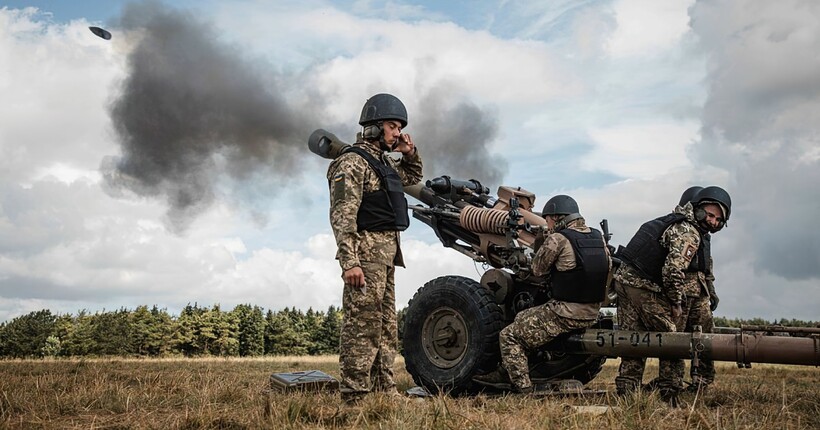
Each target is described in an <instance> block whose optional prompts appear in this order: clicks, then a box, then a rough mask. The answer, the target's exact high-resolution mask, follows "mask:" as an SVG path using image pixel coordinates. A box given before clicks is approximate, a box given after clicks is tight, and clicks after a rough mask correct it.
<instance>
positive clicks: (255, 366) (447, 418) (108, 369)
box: [0, 357, 820, 430]
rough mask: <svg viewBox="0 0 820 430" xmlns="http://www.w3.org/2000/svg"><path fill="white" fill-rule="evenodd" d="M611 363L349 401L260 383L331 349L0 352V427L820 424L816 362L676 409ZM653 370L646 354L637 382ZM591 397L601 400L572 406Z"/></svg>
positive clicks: (739, 382) (400, 366)
mask: <svg viewBox="0 0 820 430" xmlns="http://www.w3.org/2000/svg"><path fill="white" fill-rule="evenodd" d="M396 364H397V365H396V368H397V373H398V375H397V376H398V380H397V382H398V384H399V389H401V390H402V391H403V390H406V389H407V388H410V387H412V386H414V384H413V382H412V380H411V378H410V376H409V375H408V374H407V372H406V371H404V363H403V362H397V363H396ZM617 365H618V360H609V361H608V362H607V364H606V366H605V367H604V371H603V372H602V373H601V374H600V375H599V376H598V377H597V378H596V379H595V380H594V381H593V382H592V383H591V384H590V385H589V387H590V388H595V389H606V390H608V392H609V394H607V395H594V396H586V397H581V396H563V397H558V396H555V397H531V396H516V395H506V396H497V397H489V396H486V395H480V396H476V397H470V398H450V397H446V396H438V397H432V398H406V399H398V400H393V399H389V398H387V397H386V396H379V395H372V396H370V397H368V398H367V399H366V400H365V401H364V402H363V404H362V405H361V407H359V408H357V409H348V408H343V407H341V405H340V401H339V395H338V393H295V394H281V393H271V392H269V391H268V390H267V388H268V380H269V377H270V374H271V373H277V372H291V371H297V370H311V369H318V370H322V371H324V372H326V373H329V374H331V375H333V376H336V377H338V365H337V362H336V357H266V358H259V359H216V358H210V359H161V360H153V359H145V360H141V359H94V360H91V359H88V360H26V361H0V428H21V429H23V428H24V429H32V428H34V429H36V428H100V429H103V428H105V429H130V428H156V429H168V428H175V429H199V428H219V429H256V428H276V429H279V428H295V429H302V428H345V429H349V428H374V429H375V428H380V429H381V428H385V429H401V428H419V429H485V428H487V429H519V428H520V429H527V428H532V429H547V428H572V429H575V428H578V429H589V428H598V429H609V428H614V429H653V430H660V429H676V430H680V429H684V428H704V429H711V428H714V429H738V428H748V429H766V428H776V429H820V371H818V369H817V368H814V367H800V366H776V365H755V366H754V368H753V369H737V368H736V367H735V366H734V364H732V363H718V369H717V370H718V377H717V381H716V383H715V385H714V386H713V388H712V389H711V390H710V391H709V392H708V393H707V394H706V395H704V396H702V397H700V398H695V396H694V395H687V396H685V397H684V402H685V403H686V405H685V407H682V408H675V409H673V408H669V407H667V406H666V405H665V404H663V403H662V402H660V401H659V400H658V398H657V397H656V396H655V395H639V396H638V397H636V398H631V399H620V398H616V397H614V396H612V393H613V392H614V386H613V380H614V377H615V374H616V373H617ZM655 375H657V362H656V361H654V360H650V365H649V367H648V369H647V374H646V376H645V380H648V379H650V378H652V377H653V376H655ZM594 405H597V406H608V408H607V407H605V408H597V409H596V411H598V412H601V411H603V412H602V413H588V412H582V411H585V409H583V408H579V407H583V406H594ZM587 409H593V408H587Z"/></svg>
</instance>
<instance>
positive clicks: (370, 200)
mask: <svg viewBox="0 0 820 430" xmlns="http://www.w3.org/2000/svg"><path fill="white" fill-rule="evenodd" d="M359 125H361V126H362V131H361V132H360V133H359V134H358V135H357V139H356V143H355V144H353V145H351V147H350V148H347V149H346V150H345V151H344V152H343V153H342V155H340V156H339V157H337V158H336V159H335V160H334V161H333V162H332V163H331V164H330V167H329V168H328V172H327V179H328V184H329V188H330V225H331V227H332V228H333V234H334V236H335V238H336V245H337V252H336V259H337V260H339V265H340V266H341V268H342V279H343V280H344V291H343V294H342V309H343V311H344V319H343V321H342V331H341V337H340V343H341V348H340V355H339V367H340V370H341V392H342V399H343V400H344V401H345V402H346V403H355V402H358V401H359V400H361V399H362V397H364V396H365V395H366V394H367V393H369V392H371V391H380V392H386V393H388V394H393V395H397V394H398V391H397V390H396V383H395V381H394V380H393V361H394V358H395V354H396V349H397V346H398V333H397V321H396V297H395V284H394V271H395V266H396V265H399V266H402V267H404V260H403V258H402V254H401V248H400V247H399V232H401V231H403V230H404V229H406V228H407V227H408V225H409V217H408V215H407V200H405V198H404V192H403V186H407V185H413V184H416V183H418V182H419V181H420V180H421V178H422V162H421V158H420V157H419V154H418V149H417V148H416V146H415V144H414V143H413V140H412V139H411V138H410V135H408V134H403V133H402V129H403V128H404V127H406V126H407V110H406V109H405V107H404V104H403V103H402V102H401V101H400V100H399V99H398V98H396V97H395V96H393V95H390V94H376V95H374V96H373V97H371V98H369V99H368V100H367V102H366V103H365V104H364V106H363V108H362V113H361V116H360V119H359ZM388 152H400V153H401V154H402V157H401V159H400V160H399V161H396V160H394V159H393V158H391V157H389V156H387V153H388Z"/></svg>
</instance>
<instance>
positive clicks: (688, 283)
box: [675, 206, 715, 297]
mask: <svg viewBox="0 0 820 430" xmlns="http://www.w3.org/2000/svg"><path fill="white" fill-rule="evenodd" d="M685 211H686V209H685V208H684V207H681V206H676V207H675V213H686V212H685ZM701 240H703V236H701ZM713 273H714V272H712V258H711V256H710V257H709V261H707V262H706V272H700V271H698V272H684V273H683V275H684V280H683V295H684V296H685V297H707V296H711V295H713V294H715V286H714V281H715V276H714V275H713Z"/></svg>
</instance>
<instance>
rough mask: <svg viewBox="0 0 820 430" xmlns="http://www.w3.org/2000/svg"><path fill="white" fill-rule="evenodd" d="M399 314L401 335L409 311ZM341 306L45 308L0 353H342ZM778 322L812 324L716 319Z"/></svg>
mask: <svg viewBox="0 0 820 430" xmlns="http://www.w3.org/2000/svg"><path fill="white" fill-rule="evenodd" d="M405 310H406V308H404V309H402V310H400V311H399V313H398V318H399V337H401V335H402V328H403V324H402V323H403V319H404V311H405ZM341 322H342V312H341V310H340V309H338V308H336V307H334V306H330V307H329V308H328V309H327V310H326V311H324V312H322V311H314V310H313V309H308V310H307V311H306V312H303V311H302V310H297V309H294V308H285V309H283V310H280V311H272V310H267V311H265V310H263V309H262V308H261V307H259V306H252V305H250V304H242V305H238V306H236V307H234V308H233V309H232V310H230V311H225V310H222V308H221V307H220V306H219V305H214V306H212V307H202V306H198V305H197V304H194V305H190V304H189V305H188V306H186V307H185V308H184V309H182V311H181V312H180V314H179V315H178V316H175V315H171V314H169V313H168V312H167V310H166V309H160V308H158V307H157V306H153V307H150V308H149V307H148V306H139V307H137V308H136V309H134V310H128V309H124V308H123V309H119V310H116V311H102V312H95V313H93V314H92V313H89V312H85V311H80V312H78V313H77V314H76V315H72V314H59V315H55V314H54V313H52V312H51V311H49V310H47V309H44V310H40V311H36V312H31V313H29V314H26V315H22V316H19V317H17V318H14V319H12V320H10V321H6V322H4V323H2V324H0V357H6V358H37V357H84V356H90V357H102V356H132V357H171V356H186V357H197V356H223V357H253V356H260V355H323V354H337V353H338V350H339V331H340V329H341ZM745 324H749V325H770V324H778V325H784V326H795V327H814V326H817V323H814V322H806V321H800V320H795V319H780V320H776V321H767V320H764V319H761V318H755V319H749V320H741V319H726V318H721V317H718V318H715V325H716V326H723V327H740V326H741V325H745Z"/></svg>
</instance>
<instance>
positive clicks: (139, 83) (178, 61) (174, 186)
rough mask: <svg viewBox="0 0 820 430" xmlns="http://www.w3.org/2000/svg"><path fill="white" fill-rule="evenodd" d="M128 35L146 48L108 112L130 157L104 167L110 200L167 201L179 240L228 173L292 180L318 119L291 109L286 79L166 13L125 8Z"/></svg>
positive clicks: (132, 58)
mask: <svg viewBox="0 0 820 430" xmlns="http://www.w3.org/2000/svg"><path fill="white" fill-rule="evenodd" d="M119 25H120V27H121V28H122V29H123V30H124V32H125V33H126V34H127V35H128V37H137V38H139V42H138V43H137V44H136V46H135V47H134V49H133V51H131V53H130V54H129V56H128V76H127V78H126V79H125V81H124V82H123V84H122V87H121V88H120V93H119V95H118V97H117V98H116V99H115V100H114V101H113V103H112V105H111V107H110V116H111V119H112V120H113V123H114V127H115V130H116V133H117V135H118V138H119V142H120V144H121V146H122V156H121V157H120V158H118V159H111V158H109V159H106V160H104V162H103V166H102V170H103V172H104V174H105V178H106V184H107V186H108V191H109V192H110V193H112V194H117V193H118V192H120V191H121V190H122V188H127V189H130V190H131V191H133V192H136V193H137V194H139V195H143V196H150V197H159V198H164V199H165V200H166V201H167V203H168V206H169V211H168V216H169V219H170V221H171V225H172V227H173V228H174V229H176V230H183V229H184V228H185V227H186V226H187V225H188V224H189V223H190V221H191V219H192V217H193V216H195V215H197V214H199V213H200V212H201V211H203V210H204V209H205V208H207V207H208V206H209V205H210V204H211V203H212V202H213V200H214V198H215V184H216V180H217V178H218V176H219V174H220V173H223V172H225V173H228V174H229V175H230V176H231V177H232V178H234V179H238V180H242V179H247V178H249V177H250V176H252V175H251V174H252V173H253V172H258V171H259V170H263V171H264V172H266V173H268V174H270V175H273V176H275V177H278V178H284V177H286V176H287V175H288V174H291V173H293V172H294V171H295V170H296V169H297V167H298V163H297V161H298V159H297V157H296V155H297V149H299V150H301V149H302V148H303V147H304V144H303V141H304V139H305V136H307V135H309V132H310V128H309V127H308V125H307V124H306V123H305V121H303V118H309V117H311V115H315V113H311V112H305V111H301V112H300V111H298V110H297V109H296V108H295V107H294V106H292V105H288V103H287V102H286V100H285V96H284V94H283V93H284V92H283V90H282V88H285V87H284V86H283V84H282V82H283V81H284V82H287V81H288V77H287V76H283V75H280V74H277V73H275V72H272V69H273V67H271V66H269V65H265V64H263V63H262V62H253V61H251V60H249V59H246V58H243V57H242V56H241V55H240V53H241V50H239V49H237V47H235V46H231V45H228V44H226V43H224V42H220V41H219V39H218V34H217V31H216V29H215V28H213V27H211V26H210V25H209V24H207V23H205V22H202V21H200V20H199V19H197V18H196V17H195V16H193V14H191V13H187V12H181V11H177V10H172V9H169V8H167V7H165V6H163V5H161V4H159V3H153V2H149V3H139V4H130V5H128V6H126V8H125V10H124V13H123V16H122V17H121V21H120V23H119Z"/></svg>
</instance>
